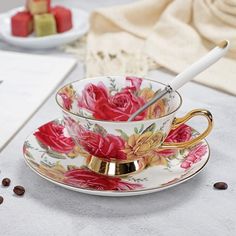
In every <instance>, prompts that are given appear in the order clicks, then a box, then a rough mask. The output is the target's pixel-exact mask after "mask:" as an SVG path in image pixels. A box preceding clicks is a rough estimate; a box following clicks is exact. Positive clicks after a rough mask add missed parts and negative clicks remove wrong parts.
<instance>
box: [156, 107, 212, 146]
mask: <svg viewBox="0 0 236 236" xmlns="http://www.w3.org/2000/svg"><path fill="white" fill-rule="evenodd" d="M195 116H203V117H205V118H206V119H207V121H208V126H207V128H206V130H205V131H204V132H203V133H202V134H200V135H198V136H197V137H196V138H194V139H192V140H189V141H187V142H181V143H165V142H164V143H162V145H161V147H159V148H158V149H179V148H188V147H191V146H193V145H195V144H197V143H199V142H200V141H201V140H202V139H204V138H205V137H206V136H207V135H208V134H209V133H210V132H211V130H212V128H213V117H212V114H211V113H210V112H209V111H208V110H205V109H195V110H192V111H190V112H188V113H187V114H186V115H185V116H183V117H181V118H175V119H174V121H173V124H172V129H176V128H177V127H178V126H180V125H181V124H183V123H185V122H187V121H188V120H190V119H191V118H193V117H195Z"/></svg>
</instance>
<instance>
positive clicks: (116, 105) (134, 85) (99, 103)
mask: <svg viewBox="0 0 236 236" xmlns="http://www.w3.org/2000/svg"><path fill="white" fill-rule="evenodd" d="M126 81H128V82H130V83H131V86H126V87H125V88H124V89H122V90H121V91H120V92H117V93H116V94H115V95H109V92H108V89H107V88H106V87H105V85H104V84H103V83H102V82H100V83H98V85H94V84H91V83H90V84H88V85H87V86H86V87H85V89H84V90H83V91H82V96H79V97H78V107H80V108H85V109H87V110H88V111H90V112H92V114H93V117H94V118H96V119H99V120H109V121H127V120H128V118H129V117H130V115H131V114H133V113H134V112H135V111H137V110H138V109H139V108H140V107H141V106H143V105H144V103H145V101H144V99H143V98H141V97H138V96H137V95H136V92H137V91H138V90H139V89H140V86H141V83H142V79H140V78H136V77H127V78H126ZM144 117H145V112H143V113H142V114H140V115H139V116H137V117H136V118H135V120H143V119H144Z"/></svg>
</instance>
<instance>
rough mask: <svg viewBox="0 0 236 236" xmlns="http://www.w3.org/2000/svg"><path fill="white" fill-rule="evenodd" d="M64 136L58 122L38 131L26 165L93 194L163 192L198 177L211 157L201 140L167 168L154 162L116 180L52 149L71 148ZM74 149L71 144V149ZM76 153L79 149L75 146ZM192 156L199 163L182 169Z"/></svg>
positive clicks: (82, 159)
mask: <svg viewBox="0 0 236 236" xmlns="http://www.w3.org/2000/svg"><path fill="white" fill-rule="evenodd" d="M52 125H53V126H52ZM36 132H37V134H38V132H39V133H40V136H41V138H43V140H44V141H43V143H42V139H41V142H39V140H38V139H37V138H36V136H38V135H36V136H35V133H36ZM64 134H66V131H65V128H64V125H63V122H62V121H61V120H59V119H56V120H54V121H52V122H49V123H47V124H45V125H43V126H41V127H40V128H39V129H38V130H35V131H34V132H33V133H32V134H31V135H30V136H29V137H28V138H27V139H26V140H25V143H24V148H23V153H24V159H25V162H26V164H27V165H28V166H29V167H30V168H31V169H32V170H33V171H34V172H35V173H36V174H38V175H39V176H41V177H42V178H44V179H46V180H48V181H50V182H52V183H54V184H56V185H59V186H61V187H64V188H67V189H70V190H73V191H77V192H82V193H86V194H92V195H100V196H111V197H123V196H134V195H143V194H148V193H153V192H157V191H161V190H164V189H167V188H170V187H173V186H175V185H178V184H180V183H183V182H185V181H187V180H189V179H191V178H192V177H194V176H195V175H197V174H198V173H199V172H200V171H201V170H202V169H203V168H204V167H205V165H206V164H207V162H208V160H209V157H210V148H209V145H208V144H207V142H206V140H202V141H201V142H200V143H199V144H197V145H196V146H195V147H192V148H190V149H183V150H181V151H179V152H177V153H176V155H174V156H171V158H168V162H167V163H166V164H165V165H164V164H160V163H155V162H154V163H152V164H153V165H152V166H151V167H147V168H146V169H145V170H143V171H142V172H141V173H138V174H135V175H133V176H129V177H116V178H114V177H108V176H103V175H98V174H96V173H94V172H92V171H90V170H88V169H87V168H86V167H85V162H86V157H84V156H83V155H81V154H77V155H72V154H73V152H70V154H69V153H63V152H60V153H59V152H58V151H55V150H53V146H56V147H57V148H58V147H59V148H60V150H63V147H66V148H68V146H70V145H71V140H70V139H71V138H70V137H68V136H65V135H64ZM192 135H193V136H195V135H198V132H197V131H195V130H194V129H192ZM73 146H74V145H73V143H72V148H73ZM200 149H201V150H200ZM203 149H204V152H202V150H203ZM67 150H68V149H67ZM73 150H76V146H74V149H73ZM196 150H197V151H196ZM190 153H191V154H192V155H193V153H194V154H196V157H197V158H198V161H195V162H194V163H192V165H191V166H190V167H189V168H187V169H186V168H183V167H182V165H181V164H182V163H183V161H185V160H186V158H187V157H188V156H189V155H190ZM32 181H33V180H32Z"/></svg>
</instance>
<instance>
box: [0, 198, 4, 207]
mask: <svg viewBox="0 0 236 236" xmlns="http://www.w3.org/2000/svg"><path fill="white" fill-rule="evenodd" d="M3 200H4V199H3V197H2V196H0V205H1V204H2V203H3Z"/></svg>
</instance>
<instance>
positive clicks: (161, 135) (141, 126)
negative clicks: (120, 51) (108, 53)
mask: <svg viewBox="0 0 236 236" xmlns="http://www.w3.org/2000/svg"><path fill="white" fill-rule="evenodd" d="M164 86H165V85H164V84H162V83H159V82H156V81H153V80H150V79H143V78H142V79H140V78H136V77H124V76H104V77H95V78H88V79H82V80H79V81H75V82H72V83H70V84H67V85H66V86H64V87H63V88H61V89H60V90H59V91H58V92H57V95H56V101H57V104H58V105H59V107H60V109H61V110H62V112H63V117H64V121H65V125H66V128H67V130H68V133H69V134H70V136H71V137H72V138H73V139H74V141H75V143H76V144H77V145H78V150H79V152H80V155H82V156H85V157H86V158H87V162H86V164H87V166H88V168H90V169H91V170H93V171H95V172H98V173H101V174H106V175H112V176H115V175H127V174H130V173H134V172H138V171H141V170H142V169H143V168H144V167H145V164H144V162H143V158H144V157H145V155H147V153H150V152H151V151H153V150H157V149H181V148H187V147H190V146H193V145H196V144H197V143H198V142H199V141H200V140H202V139H203V138H205V137H206V136H207V135H208V134H209V132H210V131H211V129H212V124H213V119H212V115H211V113H210V112H209V111H208V110H205V109H195V110H192V111H190V112H189V113H187V114H186V115H185V116H184V117H181V118H176V112H177V111H178V110H179V109H180V107H181V105H182V98H181V96H180V94H179V93H178V92H173V93H171V94H167V95H166V96H165V97H164V98H163V99H162V100H161V101H158V102H157V103H155V104H154V105H152V106H151V107H150V108H149V109H148V110H147V111H146V112H145V113H144V114H142V115H141V116H142V117H138V119H144V120H137V121H131V122H127V121H124V120H125V119H126V118H127V119H128V117H129V115H130V114H131V113H132V112H134V110H135V109H136V108H137V106H140V104H141V103H144V102H146V101H148V100H149V99H150V98H151V97H152V96H153V95H154V93H155V92H156V91H158V90H159V89H161V88H163V87H164ZM99 99H100V100H99ZM114 105H116V106H118V107H119V108H118V109H116V108H115V106H114ZM195 116H204V117H205V118H206V120H207V122H208V127H207V128H206V130H205V131H204V132H203V133H201V134H200V135H199V136H197V137H195V138H194V139H191V140H188V141H186V142H180V143H167V142H165V138H166V137H167V135H168V134H169V132H170V130H171V129H175V128H177V127H178V126H180V125H181V124H183V123H185V122H187V121H188V120H189V119H191V118H193V117H195ZM108 118H109V119H113V120H112V121H111V120H106V119H108ZM117 119H123V121H117ZM127 119H126V120H127Z"/></svg>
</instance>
